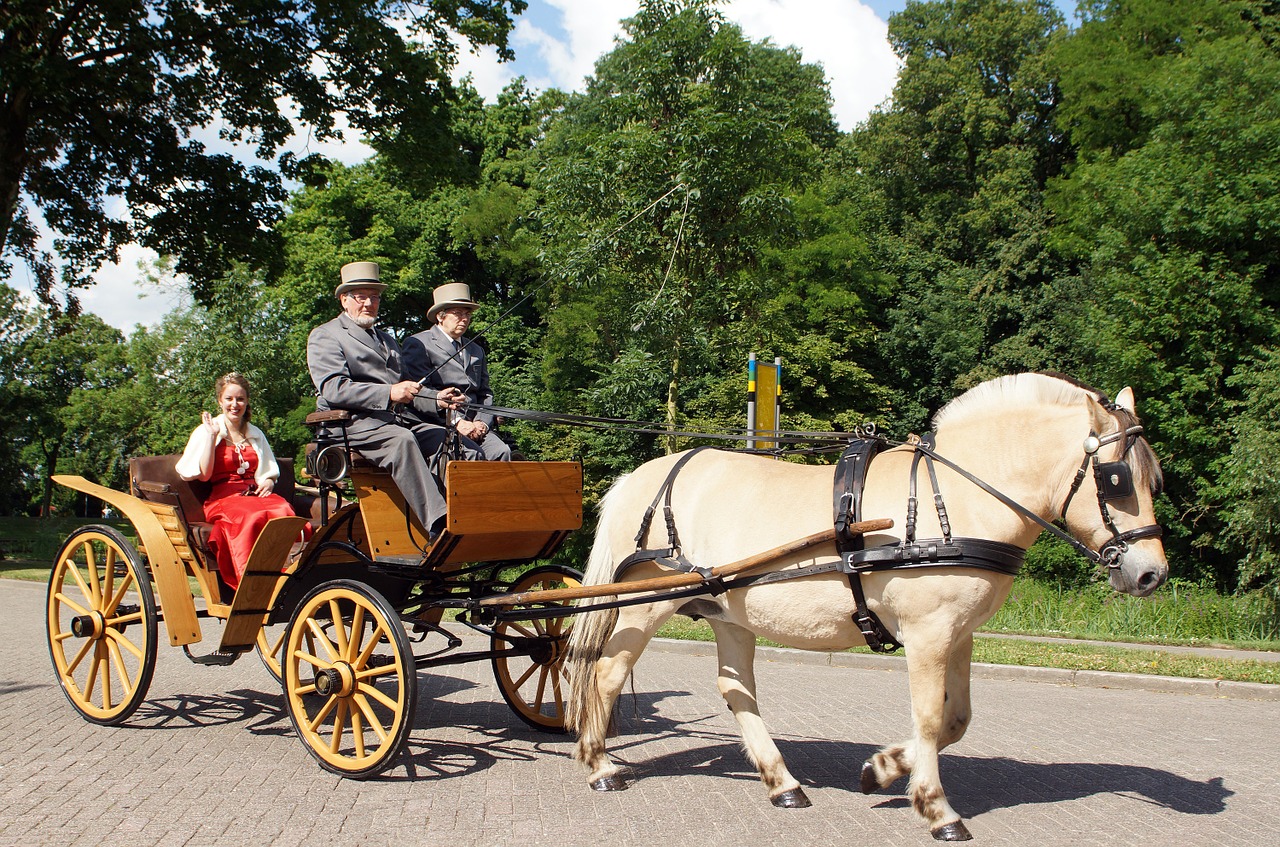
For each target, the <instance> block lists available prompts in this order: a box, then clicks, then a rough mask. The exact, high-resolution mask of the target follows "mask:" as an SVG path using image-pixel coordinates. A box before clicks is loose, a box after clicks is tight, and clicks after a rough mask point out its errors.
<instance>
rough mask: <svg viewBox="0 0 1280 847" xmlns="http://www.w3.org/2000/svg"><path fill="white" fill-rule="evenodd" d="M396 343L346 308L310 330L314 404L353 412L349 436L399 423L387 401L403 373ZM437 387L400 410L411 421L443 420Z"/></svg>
mask: <svg viewBox="0 0 1280 847" xmlns="http://www.w3.org/2000/svg"><path fill="white" fill-rule="evenodd" d="M403 367H404V363H403V360H402V358H401V353H400V345H398V344H396V341H395V339H394V338H392V337H391V336H390V335H388V334H387V333H385V332H383V331H382V330H377V329H375V330H374V331H373V332H372V333H370V332H369V330H366V329H362V328H361V327H360V326H359V325H358V324H357V323H356V322H355V321H353V320H352V319H351V318H349V317H347V315H346V313H343V314H340V315H338V316H337V317H336V318H334V319H333V320H331V321H329V322H328V323H325V324H321V325H320V326H318V327H316V328H315V329H313V330H311V335H310V336H308V337H307V369H308V370H309V371H310V372H311V381H312V382H313V383H314V384H315V386H316V391H317V392H318V393H319V396H318V397H316V409H317V410H320V411H326V410H329V409H346V410H348V411H350V412H351V413H352V423H351V426H350V427H349V428H348V432H349V433H350V434H351V435H352V436H358V435H359V434H360V433H363V432H367V431H369V430H371V429H375V428H377V427H379V426H384V425H386V424H399V423H401V421H400V420H399V419H398V418H397V416H396V413H395V410H394V409H393V408H392V404H391V386H392V385H394V384H395V383H397V382H400V381H402V380H404V379H407V377H406V376H405V375H404V371H403ZM437 393H438V392H437V391H433V390H424V391H421V392H419V394H418V396H417V397H415V398H414V400H413V405H412V406H409V407H405V409H404V413H405V415H406V416H407V417H409V418H410V419H411V422H421V423H433V424H437V425H442V424H443V423H444V420H443V419H442V418H441V417H440V414H439V411H438V407H437V406H436V402H435V400H436V395H437Z"/></svg>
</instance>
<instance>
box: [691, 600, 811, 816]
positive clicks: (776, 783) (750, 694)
mask: <svg viewBox="0 0 1280 847" xmlns="http://www.w3.org/2000/svg"><path fill="white" fill-rule="evenodd" d="M707 622H708V623H710V624H711V629H712V631H713V632H715V635H716V654H717V656H718V658H719V661H720V674H719V678H718V680H717V684H718V686H719V688H720V696H721V697H723V698H724V700H725V703H727V704H728V706H729V711H731V712H733V716H734V718H736V719H737V721H738V728H739V730H740V731H741V732H742V744H743V746H744V747H745V748H746V750H747V756H748V757H749V758H750V759H751V762H752V764H754V765H755V766H756V770H758V771H759V772H760V779H761V780H763V781H764V784H765V787H766V788H768V789H769V800H770V802H772V803H773V805H775V806H778V807H780V808H784V809H801V808H805V807H807V806H809V805H810V803H809V798H808V797H806V796H805V793H804V789H802V788H801V787H800V783H799V782H797V781H796V778H795V777H793V776H792V775H791V773H790V772H789V771H788V770H787V766H786V763H785V762H783V760H782V753H781V752H779V751H778V747H777V745H776V744H774V743H773V737H772V736H770V735H769V731H768V730H767V729H766V728H765V725H764V721H763V720H761V718H760V706H759V703H758V702H757V700H756V675H755V657H756V638H755V635H754V634H753V633H752V632H750V631H748V630H746V629H743V628H742V627H740V626H738V625H737V624H731V623H727V622H725V621H718V620H714V619H711V618H708V619H707Z"/></svg>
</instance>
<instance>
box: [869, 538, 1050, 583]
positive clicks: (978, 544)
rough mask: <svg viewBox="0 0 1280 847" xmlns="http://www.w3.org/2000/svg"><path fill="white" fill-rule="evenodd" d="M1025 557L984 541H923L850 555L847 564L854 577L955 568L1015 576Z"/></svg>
mask: <svg viewBox="0 0 1280 847" xmlns="http://www.w3.org/2000/svg"><path fill="white" fill-rule="evenodd" d="M1026 557H1027V551H1025V550H1023V549H1022V548H1021V547H1015V546H1014V545H1012V544H1005V543H1003V542H1000V541H989V540H987V539H985V538H926V539H921V540H920V541H917V542H915V543H913V544H893V545H889V546H884V547H872V548H871V549H869V550H863V551H860V552H857V553H853V554H851V555H850V556H849V560H848V564H849V566H850V567H851V568H853V570H854V571H855V572H857V573H868V572H873V571H885V570H899V569H903V568H931V567H940V566H943V565H950V566H955V565H958V566H961V567H968V568H978V569H980V570H988V571H995V572H996V573H1003V574H1008V575H1009V576H1017V574H1018V571H1019V570H1021V569H1022V565H1023V562H1024V561H1025V560H1026Z"/></svg>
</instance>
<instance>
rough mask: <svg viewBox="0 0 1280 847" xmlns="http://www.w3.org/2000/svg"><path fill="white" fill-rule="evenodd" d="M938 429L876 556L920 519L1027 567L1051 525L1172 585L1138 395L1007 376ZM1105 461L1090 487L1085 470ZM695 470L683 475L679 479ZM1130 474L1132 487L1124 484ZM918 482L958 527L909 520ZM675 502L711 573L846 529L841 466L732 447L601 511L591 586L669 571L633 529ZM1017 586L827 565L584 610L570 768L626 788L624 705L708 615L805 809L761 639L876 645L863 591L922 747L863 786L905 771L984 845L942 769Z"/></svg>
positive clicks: (894, 458) (685, 546)
mask: <svg viewBox="0 0 1280 847" xmlns="http://www.w3.org/2000/svg"><path fill="white" fill-rule="evenodd" d="M933 426H934V431H933V436H934V442H933V443H934V446H933V448H932V449H931V450H926V452H928V453H929V454H930V456H931V457H932V458H936V459H937V460H938V461H936V462H933V461H930V462H927V463H924V464H925V465H927V467H926V466H922V463H921V462H920V461H919V459H920V454H921V452H922V446H921V445H919V444H912V443H908V444H904V445H899V446H896V447H893V448H891V449H885V451H884V452H881V453H879V455H877V456H875V458H874V460H873V461H871V462H870V464H869V466H868V467H867V469H866V476H865V484H864V487H863V490H862V494H861V503H862V513H863V514H864V515H866V516H868V517H876V518H891V519H892V520H893V526H892V528H891V529H890V530H884V531H878V532H875V533H871V534H868V535H867V536H865V537H864V539H863V542H864V545H865V548H866V549H868V550H876V549H893V548H892V547H891V546H890V547H887V548H886V547H885V545H895V544H900V543H901V542H903V531H902V529H903V528H904V525H905V524H906V523H908V522H909V523H911V524H912V525H913V527H914V526H916V525H917V524H918V531H919V532H920V533H921V534H922V535H921V537H922V538H923V537H924V536H925V535H927V534H928V533H933V534H942V535H944V536H947V537H950V536H951V535H952V533H954V535H955V536H956V537H960V536H963V537H966V538H974V539H987V540H989V541H991V542H996V543H997V544H1004V545H1013V546H1012V547H1011V548H1009V549H1012V550H1014V552H1015V553H1016V554H1019V557H1018V562H1019V563H1020V561H1021V559H1020V554H1022V553H1024V552H1025V550H1026V549H1027V548H1028V547H1030V546H1031V544H1032V543H1033V542H1034V541H1035V540H1036V538H1037V537H1038V536H1039V535H1040V534H1041V532H1042V531H1043V530H1044V529H1045V528H1047V527H1049V528H1053V529H1054V530H1055V531H1056V532H1058V533H1060V534H1062V535H1063V536H1064V537H1067V535H1066V533H1063V532H1062V531H1061V530H1057V529H1056V527H1050V524H1049V522H1050V521H1054V520H1058V519H1061V520H1062V521H1063V522H1064V523H1065V525H1066V527H1067V531H1068V532H1069V533H1070V537H1069V538H1068V540H1070V541H1072V543H1073V544H1075V546H1076V547H1077V549H1080V550H1082V551H1085V552H1088V553H1089V555H1090V556H1091V558H1093V559H1094V560H1095V561H1097V562H1099V563H1101V564H1103V565H1106V566H1107V568H1108V572H1109V579H1110V582H1111V585H1112V587H1113V588H1114V589H1116V590H1117V591H1120V592H1124V593H1128V594H1132V595H1135V596H1139V597H1144V596H1147V595H1149V594H1150V593H1151V592H1153V591H1155V590H1156V588H1158V587H1159V586H1160V585H1161V584H1162V583H1163V582H1164V581H1165V579H1166V578H1167V576H1168V562H1167V560H1166V559H1165V554H1164V548H1163V545H1162V544H1161V542H1160V538H1159V536H1160V528H1159V526H1158V525H1157V524H1156V523H1155V520H1154V516H1153V507H1152V501H1153V498H1154V497H1155V496H1156V494H1158V493H1159V490H1160V486H1161V482H1162V477H1161V471H1160V466H1159V463H1158V461H1157V459H1156V456H1155V453H1154V452H1153V451H1152V449H1151V448H1150V446H1149V445H1148V444H1147V442H1146V440H1145V439H1144V438H1143V437H1142V435H1141V433H1142V428H1141V426H1140V424H1139V423H1138V418H1137V414H1136V411H1135V403H1134V396H1133V392H1132V390H1131V389H1129V388H1125V389H1124V390H1123V391H1121V392H1120V393H1119V394H1118V395H1117V397H1116V400H1115V402H1109V401H1108V400H1107V398H1106V396H1105V395H1103V394H1102V393H1100V392H1098V391H1096V390H1094V389H1091V388H1089V387H1087V386H1085V385H1083V384H1081V383H1079V382H1076V381H1074V380H1071V379H1070V378H1068V377H1064V376H1062V375H1060V374H1040V373H1026V374H1017V375H1012V376H1004V377H1000V378H997V379H993V380H990V381H988V382H985V383H982V384H980V385H978V386H976V387H974V388H972V389H970V390H969V391H968V392H966V393H964V394H962V395H961V396H959V397H957V398H955V399H954V400H952V401H951V402H950V403H948V404H946V405H945V406H944V407H943V408H942V409H941V410H940V411H938V412H937V414H936V415H935V417H934V420H933ZM1108 458H1109V459H1110V461H1109V462H1103V463H1100V461H1099V460H1100V459H1108ZM1091 460H1092V462H1093V466H1094V473H1093V474H1092V475H1091V474H1089V473H1088V472H1087V469H1088V467H1089V463H1090V461H1091ZM681 462H683V463H684V464H683V467H681V468H679V472H678V474H676V475H675V477H674V479H672V478H671V476H672V469H673V468H674V467H675V466H676V464H677V463H681ZM1100 468H1101V470H1100ZM975 471H976V472H979V473H980V475H979V473H975ZM1126 474H1127V475H1128V480H1127V481H1128V482H1129V483H1130V485H1129V487H1128V489H1127V490H1126V489H1125V487H1124V485H1123V482H1124V481H1125V480H1124V479H1120V477H1124V476H1126ZM931 477H934V478H935V479H936V481H932V480H931ZM668 480H669V481H668ZM664 481H667V482H664ZM916 483H918V484H919V485H920V486H921V487H924V486H932V487H933V488H934V490H935V491H936V492H937V494H938V496H937V497H936V498H935V500H937V501H938V502H940V503H945V517H944V516H943V514H944V513H943V510H942V509H936V510H934V509H929V508H921V509H920V510H919V514H918V515H909V513H908V508H910V509H911V511H912V512H914V511H915V506H914V503H913V504H912V505H911V506H910V507H908V499H909V498H908V492H909V491H910V493H911V494H912V495H914V492H915V488H916ZM1116 483H1120V485H1119V487H1118V488H1117V487H1116ZM1091 489H1092V490H1091ZM664 491H665V496H666V497H667V498H668V502H669V505H670V509H671V515H672V520H673V521H674V523H675V525H676V526H678V543H679V550H680V553H681V554H682V555H683V556H684V558H685V559H686V560H687V561H688V562H690V563H692V564H693V565H694V566H696V567H697V568H710V567H713V566H719V565H723V564H725V563H730V562H736V561H740V560H742V559H743V558H744V557H750V556H751V555H752V554H754V553H758V552H759V551H761V550H770V549H772V548H774V547H784V546H785V544H786V542H789V541H793V540H794V539H797V538H800V537H802V536H806V535H808V534H815V533H818V532H821V531H823V530H824V529H825V530H830V528H831V526H832V520H833V491H834V488H833V474H832V468H831V466H829V465H827V466H823V465H804V464H798V463H792V462H786V461H779V460H777V459H775V458H772V457H768V456H761V455H758V454H749V453H744V452H732V451H722V450H706V451H705V452H700V453H698V455H696V456H692V457H690V456H688V454H687V453H686V454H676V455H672V456H666V457H663V458H659V459H655V460H653V461H651V462H648V463H646V464H644V465H642V466H640V467H639V468H637V469H636V470H635V471H633V472H631V473H630V474H627V475H625V476H623V477H621V478H619V479H618V480H617V481H616V482H615V483H614V484H613V485H612V487H611V488H610V489H609V491H608V492H607V493H606V495H605V497H604V498H603V499H602V501H601V504H600V517H599V524H598V529H597V532H596V537H595V540H594V544H593V547H592V551H591V554H590V557H589V560H588V566H587V571H586V574H585V575H584V584H585V585H601V584H605V583H609V582H616V581H617V580H618V579H619V578H622V577H620V576H618V575H616V574H615V570H616V569H617V568H618V566H619V564H620V563H623V562H624V561H627V560H628V557H629V556H631V557H632V561H631V562H629V563H628V564H634V566H630V567H625V568H624V570H625V574H623V575H622V576H624V577H625V578H626V579H632V578H635V579H646V578H651V577H654V576H658V575H662V574H669V573H671V571H670V570H669V569H668V568H667V567H664V566H663V565H661V564H658V563H657V562H656V561H653V560H652V557H651V559H650V560H648V561H644V560H642V561H640V562H638V563H634V559H635V556H634V555H633V554H634V553H635V551H636V550H637V548H638V547H640V548H643V547H646V546H647V547H650V548H652V547H656V546H662V544H663V539H662V534H663V531H664V527H662V526H661V524H662V522H661V521H658V522H655V523H657V524H659V526H658V527H652V526H649V527H648V529H647V530H645V531H644V533H643V534H642V536H640V537H637V535H636V531H637V527H638V526H639V525H641V517H640V516H641V514H642V513H644V511H645V510H646V508H648V509H650V510H651V511H652V509H653V507H654V506H656V505H657V502H658V500H659V499H660V497H661V496H663V492H664ZM1077 493H1079V495H1080V496H1075V495H1076V494H1077ZM1090 495H1095V496H1090ZM911 499H913V500H914V496H913V497H912V498H911ZM935 511H937V512H938V514H934V512H935ZM947 522H949V524H950V526H949V527H945V526H944V524H946V523H947ZM646 526H647V522H646ZM1125 527H1128V529H1126V528H1125ZM670 540H671V539H668V541H670ZM839 560H840V552H839V551H838V550H837V546H836V543H835V542H830V543H827V542H820V543H818V544H817V545H816V546H813V547H811V548H809V549H802V550H800V551H799V552H794V553H787V554H784V555H783V556H782V557H781V558H779V559H777V560H776V561H774V562H772V563H771V564H769V565H768V566H767V570H768V572H769V573H770V574H772V573H775V572H776V573H785V572H786V571H789V570H800V569H814V570H821V569H820V568H817V567H815V566H818V565H821V564H823V563H831V562H838V561H839ZM668 561H669V560H668ZM1014 569H1015V570H1016V565H1015V568H1014ZM1006 571H1007V569H1006V570H1005V571H1002V570H998V569H984V568H974V567H968V566H964V565H958V564H954V563H948V562H946V561H941V562H936V563H926V566H924V567H911V568H905V569H886V570H872V571H868V572H864V573H860V574H859V575H855V576H853V577H851V576H850V575H849V574H848V573H847V570H846V572H841V571H840V570H839V569H831V568H828V569H826V572H819V573H809V575H803V576H799V577H798V578H795V579H790V580H785V579H784V580H773V581H770V580H760V581H755V582H752V583H751V584H749V585H746V586H744V587H738V588H730V590H727V591H725V592H724V593H720V594H714V593H711V594H702V595H699V596H696V597H694V598H692V599H690V598H689V597H687V596H672V595H670V594H669V595H666V596H654V595H635V596H634V597H633V601H623V602H621V603H618V602H617V597H618V596H620V595H621V594H622V593H623V592H619V595H609V596H607V597H598V598H595V599H594V600H592V601H589V603H590V604H595V605H602V604H607V603H609V602H614V603H615V605H614V606H612V607H607V608H603V609H590V606H589V605H588V606H587V608H588V609H589V610H588V611H581V608H582V607H580V609H579V611H580V613H579V615H578V617H577V621H576V624H575V626H574V629H573V632H572V635H571V637H570V642H569V645H568V654H567V659H566V672H567V675H568V676H569V680H570V692H569V695H568V701H567V703H566V725H567V727H568V728H569V729H570V730H573V731H576V733H577V735H578V740H577V744H576V748H575V751H574V755H575V758H576V759H578V760H579V761H581V762H582V763H584V764H585V765H586V766H587V768H589V770H590V775H589V777H588V782H589V784H590V786H591V787H592V788H593V789H595V790H598V791H614V790H621V789H625V788H626V787H627V782H626V779H625V777H623V776H622V774H621V773H620V771H619V768H618V767H617V766H616V765H615V764H614V763H613V762H612V761H611V760H610V758H609V755H608V753H607V750H606V745H605V737H606V733H607V732H608V731H609V730H610V728H611V727H610V724H611V715H612V711H613V707H614V705H615V704H616V702H617V698H618V695H619V693H620V691H621V690H622V687H623V685H624V683H625V682H626V680H627V678H628V676H629V675H630V674H631V672H632V669H633V667H634V665H635V663H636V661H637V660H638V659H639V658H640V655H641V653H642V651H643V650H644V648H645V646H646V645H647V644H648V642H649V640H650V639H651V638H652V637H653V635H654V633H655V632H656V631H657V629H658V628H659V627H660V626H661V625H662V624H663V623H664V622H665V621H666V620H667V619H668V618H670V617H671V616H672V615H673V614H676V613H681V614H684V615H688V616H691V617H700V618H704V619H705V620H707V621H708V622H709V624H710V626H711V629H712V631H713V633H714V635H715V639H716V649H717V657H718V661H719V674H718V687H719V690H720V694H721V696H723V698H724V699H725V701H726V702H727V704H728V707H729V709H730V710H731V711H732V713H733V715H734V717H735V718H736V720H737V722H738V726H739V730H740V732H741V735H742V742H743V745H744V747H745V749H746V752H747V755H748V757H749V758H750V759H751V761H752V763H753V764H754V765H755V767H756V768H757V770H758V771H759V774H760V778H761V780H762V781H763V782H764V784H765V786H766V788H767V789H768V793H769V798H770V800H771V801H772V802H773V803H774V805H777V806H781V807H804V806H808V805H810V803H809V800H808V798H807V797H806V796H805V794H804V791H803V789H802V788H801V786H800V783H799V782H798V781H797V780H796V779H795V777H793V776H792V775H791V773H790V772H789V771H788V770H787V767H786V764H785V763H784V762H783V759H782V755H781V754H780V753H779V751H778V748H777V746H776V745H775V744H774V742H773V740H772V738H771V737H770V736H769V733H768V731H767V729H766V728H765V724H764V722H763V721H762V720H761V717H760V712H759V709H758V701H757V697H756V680H755V673H754V669H753V660H754V655H755V639H756V636H763V637H765V638H767V639H770V640H772V641H774V642H777V643H780V644H783V645H786V646H789V647H796V648H801V649H807V650H820V651H834V650H844V649H846V648H849V647H853V646H857V645H862V644H864V643H867V642H868V640H869V639H868V637H867V636H866V635H864V632H863V628H861V627H860V626H859V625H857V624H856V623H855V622H854V619H853V616H854V613H855V611H857V608H858V604H857V603H856V601H855V599H854V597H853V596H852V595H853V594H854V592H853V591H851V587H853V586H852V583H853V582H854V580H858V581H859V584H860V587H861V589H862V591H863V592H864V593H865V606H866V608H868V609H869V610H870V612H872V613H873V614H874V616H875V617H876V618H878V620H879V622H880V623H881V624H882V627H883V629H882V631H883V632H884V633H885V634H886V635H887V636H890V638H889V639H887V640H890V641H892V640H896V641H897V642H899V643H900V644H901V645H902V646H904V647H905V651H906V660H907V670H908V676H909V687H910V692H911V712H912V722H913V725H914V733H913V735H912V737H911V738H910V739H908V740H906V741H904V742H902V743H899V744H893V745H889V746H886V747H883V748H881V749H880V750H879V751H878V752H877V753H875V754H874V755H873V756H872V757H871V758H870V760H868V761H867V762H866V763H865V764H864V765H863V768H862V772H861V774H860V788H861V790H862V791H863V792H864V793H867V794H870V793H872V792H874V791H876V790H878V789H884V788H888V787H889V786H890V785H892V784H893V783H894V782H896V781H897V780H898V779H900V778H901V777H903V776H908V775H909V777H910V778H909V781H908V785H907V794H908V795H909V797H910V799H911V804H912V807H913V808H914V809H915V811H916V812H917V813H918V814H919V816H920V817H922V818H923V819H924V821H925V823H926V824H927V825H928V827H929V829H930V832H931V833H932V834H933V836H934V838H935V839H938V840H942V841H967V840H969V839H970V838H971V837H972V836H971V835H970V833H969V831H968V828H967V827H966V826H965V823H964V821H963V820H962V819H961V816H960V815H959V814H958V813H957V812H956V811H955V810H954V809H953V808H952V807H951V805H950V803H949V802H948V801H947V797H946V794H945V792H944V791H943V787H942V782H941V778H940V775H939V768H938V754H939V752H940V751H941V750H943V749H944V748H946V747H948V746H949V745H951V744H954V743H955V742H957V741H959V740H960V739H961V738H962V737H963V736H964V733H965V730H966V728H967V727H968V725H969V722H970V719H971V714H970V697H969V676H970V662H971V660H972V652H973V633H974V630H976V629H977V628H978V627H980V626H981V625H982V624H983V623H984V622H986V621H987V620H988V619H990V618H991V616H992V615H993V614H995V612H996V611H997V609H999V607H1000V605H1001V603H1003V602H1004V600H1005V598H1006V597H1007V596H1008V594H1009V590H1010V587H1011V586H1012V583H1013V576H1012V575H1011V574H1010V573H1009V572H1006ZM873 646H874V645H873Z"/></svg>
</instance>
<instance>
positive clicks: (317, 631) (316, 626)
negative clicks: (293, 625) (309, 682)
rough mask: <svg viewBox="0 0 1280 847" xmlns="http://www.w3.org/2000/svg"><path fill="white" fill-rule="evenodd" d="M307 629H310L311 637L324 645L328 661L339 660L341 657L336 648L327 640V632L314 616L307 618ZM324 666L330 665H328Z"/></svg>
mask: <svg viewBox="0 0 1280 847" xmlns="http://www.w3.org/2000/svg"><path fill="white" fill-rule="evenodd" d="M307 629H309V630H311V635H312V637H313V638H315V640H316V641H319V642H320V644H321V646H323V647H324V651H325V652H326V653H328V654H329V661H330V662H337V661H341V659H342V657H341V656H340V655H338V650H337V648H336V647H335V646H334V644H333V642H332V641H330V640H329V635H328V633H326V632H325V631H324V628H323V627H321V626H320V623H319V622H318V621H317V620H316V619H315V618H307ZM325 667H330V665H326V666H325Z"/></svg>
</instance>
